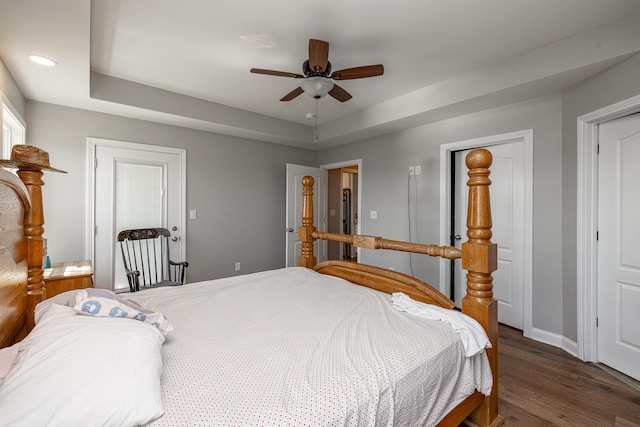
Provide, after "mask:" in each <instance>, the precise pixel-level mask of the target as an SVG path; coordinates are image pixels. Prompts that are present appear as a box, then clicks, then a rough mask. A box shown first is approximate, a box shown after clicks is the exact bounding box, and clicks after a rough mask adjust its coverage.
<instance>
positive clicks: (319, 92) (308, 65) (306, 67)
mask: <svg viewBox="0 0 640 427" xmlns="http://www.w3.org/2000/svg"><path fill="white" fill-rule="evenodd" d="M251 72H252V73H256V74H266V75H269V76H280V77H292V78H294V79H303V80H302V82H301V83H300V86H299V87H297V88H295V89H294V90H292V91H291V92H289V93H288V94H286V95H285V96H283V97H282V98H281V99H280V101H291V100H292V99H294V98H295V97H297V96H298V95H300V94H302V93H307V94H308V95H309V96H311V97H312V98H315V99H320V98H324V97H325V96H327V95H329V96H332V97H333V98H335V99H337V100H338V101H340V102H345V101H348V100H350V99H351V98H352V96H351V94H350V93H349V92H347V91H346V90H344V89H343V88H342V87H340V86H338V85H337V84H335V83H333V80H353V79H363V78H366V77H374V76H381V75H382V74H383V73H384V67H383V66H382V64H377V65H365V66H362V67H353V68H345V69H343V70H338V71H334V72H331V62H329V43H328V42H326V41H323V40H317V39H309V59H307V60H306V61H304V62H303V63H302V72H303V74H297V73H288V72H285V71H273V70H264V69H261V68H252V69H251Z"/></svg>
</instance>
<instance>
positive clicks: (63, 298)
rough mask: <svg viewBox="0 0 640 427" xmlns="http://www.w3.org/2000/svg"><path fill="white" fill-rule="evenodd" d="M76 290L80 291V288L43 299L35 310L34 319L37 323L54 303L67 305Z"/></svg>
mask: <svg viewBox="0 0 640 427" xmlns="http://www.w3.org/2000/svg"><path fill="white" fill-rule="evenodd" d="M76 292H78V290H76V289H74V290H72V291H66V292H62V293H59V294H56V295H54V296H52V297H50V298H47V299H45V300H42V301H40V302H39V303H38V304H36V308H35V309H34V310H33V315H34V321H35V323H36V325H37V324H38V322H39V321H40V318H41V317H42V315H43V314H45V313H46V312H47V310H49V307H51V305H52V304H59V305H67V302H68V301H69V300H70V299H71V298H73V297H74V296H75V295H76Z"/></svg>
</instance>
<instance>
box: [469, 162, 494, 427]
mask: <svg viewBox="0 0 640 427" xmlns="http://www.w3.org/2000/svg"><path fill="white" fill-rule="evenodd" d="M492 161H493V157H492V155H491V153H490V152H489V151H487V150H485V149H476V150H473V151H472V152H470V153H469V154H468V155H467V158H466V164H467V167H468V168H469V181H468V182H467V185H468V186H469V206H468V209H469V211H468V213H467V237H468V238H469V240H468V241H467V242H466V243H464V244H463V245H462V268H464V269H465V270H467V271H468V273H467V295H465V297H464V298H463V299H462V311H463V312H464V313H467V314H470V315H471V316H472V317H474V318H476V319H484V321H483V322H482V327H483V328H484V329H485V331H486V332H487V335H488V337H489V340H490V341H491V345H492V347H491V348H490V349H487V356H488V357H489V363H490V364H491V368H492V374H493V391H492V393H491V396H488V397H485V399H484V401H483V402H482V404H481V405H480V406H479V407H478V408H477V409H476V410H475V411H474V412H473V413H472V415H471V421H472V422H475V423H476V424H479V425H496V426H497V425H501V424H502V417H500V416H499V415H498V302H497V301H496V300H494V299H493V277H492V276H491V273H493V272H494V271H495V270H497V268H498V246H497V245H496V244H495V243H491V236H492V233H491V225H492V224H491V200H490V197H489V185H490V184H491V180H490V179H489V173H490V171H489V166H491V163H492Z"/></svg>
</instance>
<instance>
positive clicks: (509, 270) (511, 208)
mask: <svg viewBox="0 0 640 427" xmlns="http://www.w3.org/2000/svg"><path fill="white" fill-rule="evenodd" d="M485 148H486V149H487V150H489V151H490V152H491V154H492V155H493V163H492V165H491V176H490V179H491V215H492V220H493V221H492V222H493V228H492V232H493V237H492V238H491V241H492V242H494V243H496V244H497V245H498V270H497V271H496V272H494V273H493V293H494V298H496V299H497V300H498V321H499V322H500V323H504V324H505V325H509V326H511V327H514V328H517V329H520V330H522V329H523V328H524V277H525V275H524V271H525V268H524V253H525V240H524V239H525V229H524V224H525V191H526V190H525V163H524V157H525V155H524V143H523V142H522V141H518V142H510V143H506V144H499V145H492V146H489V147H485ZM469 151H470V150H466V151H458V152H456V162H455V163H456V166H455V171H456V179H455V181H456V188H455V198H456V203H455V220H456V225H455V235H456V236H460V239H456V244H455V246H456V247H458V248H460V247H461V244H462V243H463V242H465V241H467V236H466V230H467V226H466V222H465V221H466V217H467V194H468V187H467V180H468V175H467V172H468V169H467V166H466V164H465V162H464V160H465V157H466V155H467V153H468V152H469ZM455 266H456V267H455V272H454V283H455V298H454V299H455V302H456V305H458V307H460V306H461V302H462V297H464V296H465V295H466V273H467V272H466V271H465V270H463V269H462V266H461V262H460V261H459V260H457V261H456V262H455Z"/></svg>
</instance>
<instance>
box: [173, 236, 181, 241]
mask: <svg viewBox="0 0 640 427" xmlns="http://www.w3.org/2000/svg"><path fill="white" fill-rule="evenodd" d="M171 240H173V241H174V242H177V241H178V240H180V236H173V237H172V238H171Z"/></svg>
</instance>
